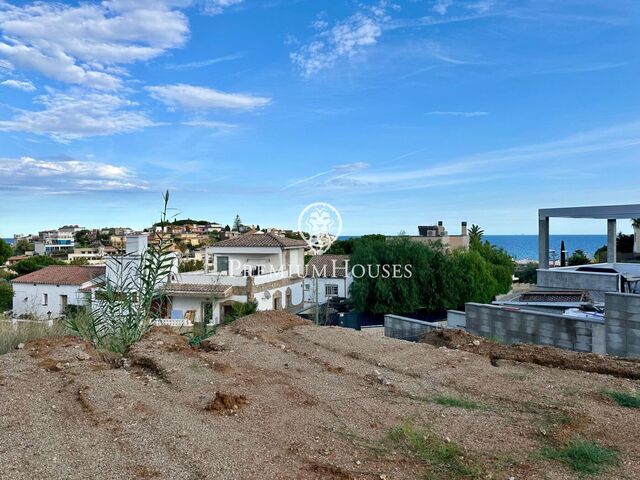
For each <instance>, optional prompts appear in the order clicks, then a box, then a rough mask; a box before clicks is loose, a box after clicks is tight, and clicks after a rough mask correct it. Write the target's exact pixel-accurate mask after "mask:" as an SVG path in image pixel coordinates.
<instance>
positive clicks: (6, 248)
mask: <svg viewBox="0 0 640 480" xmlns="http://www.w3.org/2000/svg"><path fill="white" fill-rule="evenodd" d="M11 255H13V249H12V248H11V245H9V244H8V243H7V242H5V241H4V240H3V239H1V238H0V265H4V262H6V261H7V259H8V258H9V257H10V256H11Z"/></svg>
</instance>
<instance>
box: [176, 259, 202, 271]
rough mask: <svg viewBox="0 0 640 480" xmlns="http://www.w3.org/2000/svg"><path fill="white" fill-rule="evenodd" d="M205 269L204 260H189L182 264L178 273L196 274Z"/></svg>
mask: <svg viewBox="0 0 640 480" xmlns="http://www.w3.org/2000/svg"><path fill="white" fill-rule="evenodd" d="M203 268H204V262H203V261H202V260H187V261H186V262H182V263H181V264H180V265H179V266H178V271H179V272H181V273H184V272H196V271H198V270H202V269H203Z"/></svg>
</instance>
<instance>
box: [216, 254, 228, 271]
mask: <svg viewBox="0 0 640 480" xmlns="http://www.w3.org/2000/svg"><path fill="white" fill-rule="evenodd" d="M216 262H217V263H216V270H217V271H218V272H228V271H229V257H216Z"/></svg>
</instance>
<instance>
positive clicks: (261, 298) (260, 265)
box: [163, 232, 306, 323]
mask: <svg viewBox="0 0 640 480" xmlns="http://www.w3.org/2000/svg"><path fill="white" fill-rule="evenodd" d="M305 246H306V242H304V241H302V240H293V239H289V238H286V237H281V236H278V235H272V234H268V233H262V232H254V233H247V234H245V235H241V236H239V237H236V238H231V239H228V240H224V241H222V242H218V243H216V244H215V245H213V246H211V247H207V248H206V250H205V254H204V265H205V266H204V270H201V271H196V272H186V273H180V274H176V275H174V276H173V278H172V281H171V282H169V284H167V285H166V286H165V287H164V288H163V291H164V293H165V294H166V296H167V299H166V308H165V310H166V312H167V313H168V314H169V312H170V315H171V318H172V319H174V320H178V319H184V318H187V319H190V320H194V321H203V320H205V321H206V322H207V323H220V322H221V321H222V320H223V319H224V316H225V315H226V314H227V313H228V312H229V311H230V309H231V308H232V306H233V304H234V303H237V302H249V301H255V302H256V303H257V306H258V310H280V309H285V308H292V307H296V306H300V307H301V306H302V303H303V274H304V247H305Z"/></svg>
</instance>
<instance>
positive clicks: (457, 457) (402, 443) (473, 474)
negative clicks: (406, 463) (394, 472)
mask: <svg viewBox="0 0 640 480" xmlns="http://www.w3.org/2000/svg"><path fill="white" fill-rule="evenodd" d="M388 441H389V443H390V444H391V446H392V447H393V448H395V449H400V450H403V451H404V452H405V453H407V454H409V455H411V456H413V457H415V458H417V459H419V460H420V461H421V462H423V463H424V464H425V467H426V470H427V471H426V472H425V473H426V475H425V476H424V478H430V479H465V478H466V479H472V478H481V474H482V470H481V469H480V468H479V467H478V466H475V465H473V464H472V463H470V462H469V461H468V460H467V459H466V458H465V455H464V452H463V451H462V450H461V449H460V447H458V445H456V444H455V443H453V442H447V441H444V440H441V439H439V438H438V437H436V436H435V435H434V434H433V432H431V431H429V430H426V429H420V428H416V427H414V426H413V425H412V424H411V423H409V422H405V423H404V424H402V425H401V426H398V427H396V428H394V429H393V430H391V431H390V432H389V434H388Z"/></svg>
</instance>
